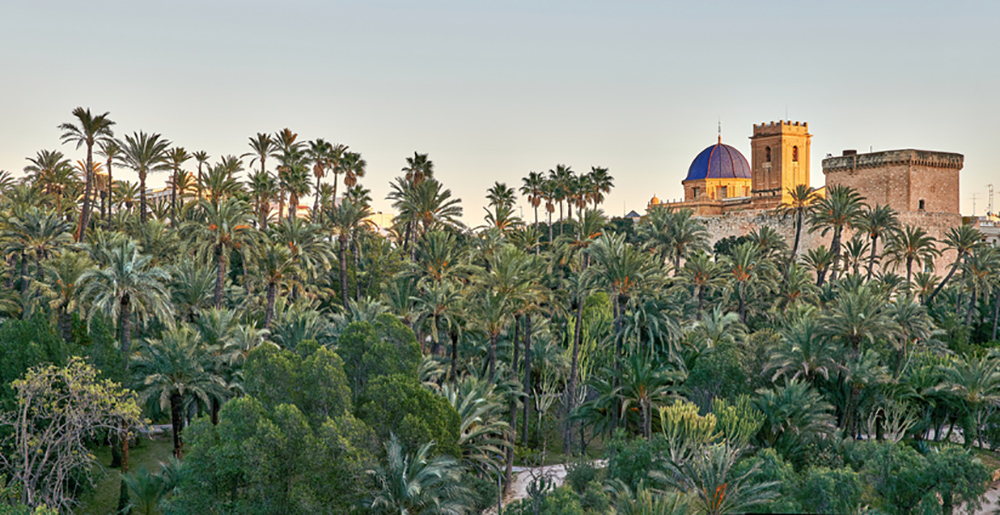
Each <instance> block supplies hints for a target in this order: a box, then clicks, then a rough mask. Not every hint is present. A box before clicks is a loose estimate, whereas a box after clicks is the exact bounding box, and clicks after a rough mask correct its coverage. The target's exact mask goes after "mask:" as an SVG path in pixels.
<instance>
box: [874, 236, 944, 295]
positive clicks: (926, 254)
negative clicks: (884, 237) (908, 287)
mask: <svg viewBox="0 0 1000 515" xmlns="http://www.w3.org/2000/svg"><path fill="white" fill-rule="evenodd" d="M936 241H937V240H935V239H934V237H933V236H930V235H929V234H927V231H925V230H924V229H923V228H921V227H914V226H912V225H907V226H905V227H903V230H901V231H899V232H897V233H896V234H895V235H893V237H892V238H891V239H890V240H889V244H888V245H887V246H886V252H887V253H888V254H889V260H888V263H889V264H891V265H893V266H895V267H898V266H899V265H900V264H904V265H905V266H906V282H907V283H909V282H910V280H911V279H912V277H913V264H914V263H916V264H917V265H918V266H924V267H926V266H927V265H930V264H932V263H933V260H934V258H935V257H936V256H938V255H939V254H940V252H939V251H938V250H937V247H936V246H935V245H934V243H935V242H936Z"/></svg>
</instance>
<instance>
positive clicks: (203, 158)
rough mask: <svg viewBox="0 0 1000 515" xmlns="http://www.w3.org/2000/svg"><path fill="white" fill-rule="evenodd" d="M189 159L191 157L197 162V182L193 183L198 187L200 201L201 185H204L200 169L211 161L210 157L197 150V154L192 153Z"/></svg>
mask: <svg viewBox="0 0 1000 515" xmlns="http://www.w3.org/2000/svg"><path fill="white" fill-rule="evenodd" d="M191 157H193V158H194V160H195V161H197V162H198V180H197V181H195V182H196V183H197V187H198V200H201V199H202V198H204V196H203V194H202V191H201V190H202V185H203V184H204V183H205V178H204V176H203V175H202V168H203V167H204V166H205V165H207V164H208V160H209V159H211V156H209V155H208V152H205V151H204V150H199V151H197V152H194V153H192V154H191Z"/></svg>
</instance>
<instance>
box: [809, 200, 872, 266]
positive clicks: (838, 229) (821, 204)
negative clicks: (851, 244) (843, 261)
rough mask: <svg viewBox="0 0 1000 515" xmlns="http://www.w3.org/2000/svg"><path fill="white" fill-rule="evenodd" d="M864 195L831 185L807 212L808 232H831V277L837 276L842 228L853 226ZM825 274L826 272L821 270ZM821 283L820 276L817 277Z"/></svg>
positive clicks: (822, 233) (859, 215) (860, 211)
mask: <svg viewBox="0 0 1000 515" xmlns="http://www.w3.org/2000/svg"><path fill="white" fill-rule="evenodd" d="M864 200H865V199H864V197H862V196H861V195H860V194H858V192H857V191H855V189H854V188H851V187H850V186H842V185H839V184H837V185H833V186H830V187H829V188H827V189H826V197H825V198H823V199H820V200H819V201H818V202H816V203H814V204H813V205H812V208H811V209H810V213H809V224H810V225H811V226H812V227H810V228H809V232H815V231H819V232H820V234H821V235H823V236H826V235H827V233H829V232H831V231H832V232H833V239H832V240H830V252H831V253H832V254H833V263H832V264H831V267H830V268H831V269H832V270H833V277H834V278H836V277H837V264H838V263H839V261H840V240H841V237H842V236H843V233H844V229H847V228H850V227H854V225H855V224H856V223H857V221H858V219H859V218H860V217H861V215H862V213H863V211H862V206H863V202H864ZM823 275H824V276H825V275H826V273H825V272H823ZM819 282H820V283H822V282H823V280H822V278H820V279H819Z"/></svg>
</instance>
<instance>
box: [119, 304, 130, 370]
mask: <svg viewBox="0 0 1000 515" xmlns="http://www.w3.org/2000/svg"><path fill="white" fill-rule="evenodd" d="M119 308H120V310H121V314H120V315H119V318H121V325H122V358H124V359H125V370H128V365H129V361H131V360H129V351H130V350H131V348H132V306H131V302H130V299H129V297H128V295H125V296H124V297H122V300H121V306H119Z"/></svg>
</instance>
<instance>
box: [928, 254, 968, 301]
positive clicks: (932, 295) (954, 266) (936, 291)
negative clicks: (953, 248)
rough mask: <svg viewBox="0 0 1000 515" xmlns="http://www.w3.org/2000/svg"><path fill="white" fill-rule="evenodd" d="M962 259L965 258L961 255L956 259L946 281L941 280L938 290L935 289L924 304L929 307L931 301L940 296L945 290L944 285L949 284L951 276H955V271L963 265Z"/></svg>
mask: <svg viewBox="0 0 1000 515" xmlns="http://www.w3.org/2000/svg"><path fill="white" fill-rule="evenodd" d="M962 257H963V256H962V255H961V254H959V255H958V256H957V257H955V262H954V263H952V264H951V269H950V270H948V275H946V276H944V279H942V280H941V284H939V285H938V286H937V288H934V291H932V292H931V294H930V295H928V296H927V301H925V302H924V304H926V305H928V306H929V305H930V304H931V301H932V300H934V297H935V296H936V295H937V294H938V292H940V291H941V290H942V289H944V285H946V284H948V281H949V280H950V279H951V276H952V275H954V274H955V270H958V267H959V266H960V265H961V264H962Z"/></svg>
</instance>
